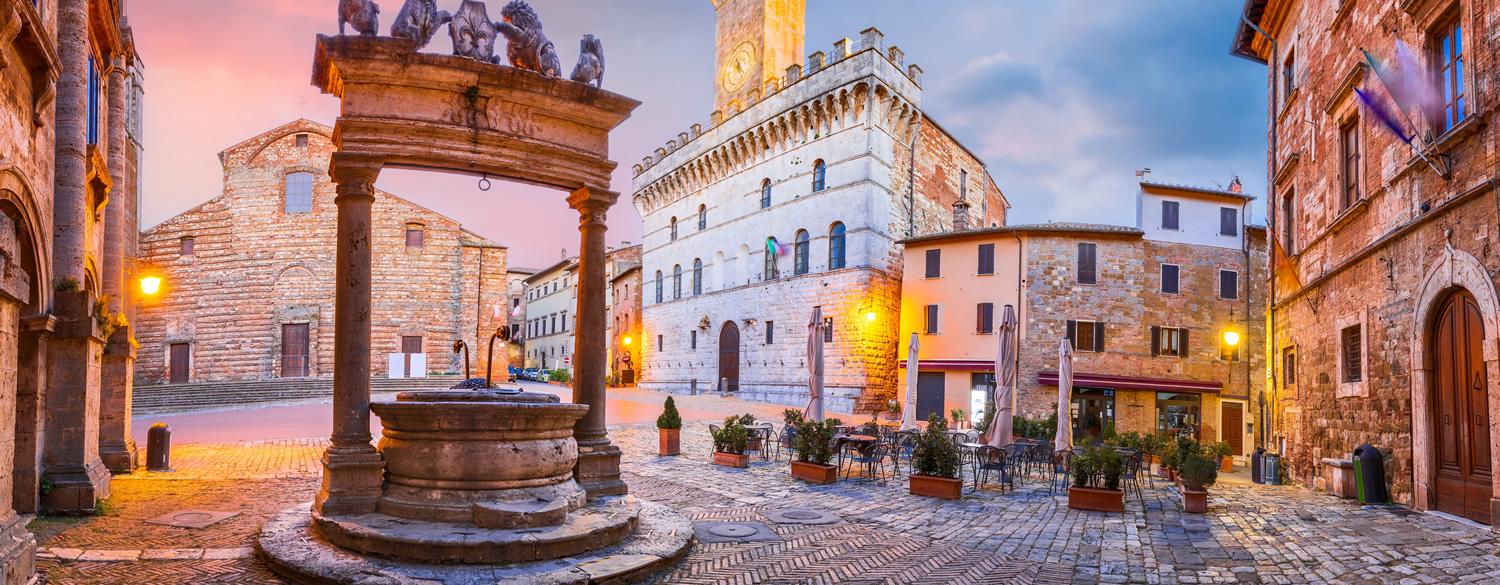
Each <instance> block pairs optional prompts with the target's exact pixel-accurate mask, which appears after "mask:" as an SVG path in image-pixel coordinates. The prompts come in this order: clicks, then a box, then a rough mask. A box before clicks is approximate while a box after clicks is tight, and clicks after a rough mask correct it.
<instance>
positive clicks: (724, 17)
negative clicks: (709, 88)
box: [710, 0, 807, 117]
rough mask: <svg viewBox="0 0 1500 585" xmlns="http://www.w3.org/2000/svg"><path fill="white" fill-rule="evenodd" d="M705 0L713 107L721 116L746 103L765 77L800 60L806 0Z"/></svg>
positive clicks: (780, 73)
mask: <svg viewBox="0 0 1500 585" xmlns="http://www.w3.org/2000/svg"><path fill="white" fill-rule="evenodd" d="M710 1H711V2H713V5H714V13H715V17H716V22H717V23H718V34H717V40H716V42H715V45H716V46H715V47H714V66H715V70H714V109H716V110H719V111H721V112H724V115H725V116H726V117H727V116H730V115H733V114H734V112H735V111H736V109H738V110H743V109H745V108H747V107H749V106H750V100H749V95H750V94H751V93H752V92H753V91H764V90H765V85H766V80H769V79H772V78H775V77H782V76H785V75H786V69H787V68H788V67H791V66H792V65H796V64H798V63H801V62H802V59H803V54H802V47H803V43H804V40H803V34H804V31H805V28H806V20H807V0H710ZM735 106H737V108H736V107H735Z"/></svg>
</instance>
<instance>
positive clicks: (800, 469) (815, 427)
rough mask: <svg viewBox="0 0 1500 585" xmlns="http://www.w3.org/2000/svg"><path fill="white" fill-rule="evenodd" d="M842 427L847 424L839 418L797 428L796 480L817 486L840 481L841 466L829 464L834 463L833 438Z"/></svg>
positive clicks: (794, 440)
mask: <svg viewBox="0 0 1500 585" xmlns="http://www.w3.org/2000/svg"><path fill="white" fill-rule="evenodd" d="M798 418H799V419H800V418H801V417H800V416H799V417H798ZM841 424H843V422H842V421H840V420H839V419H836V418H830V419H828V420H825V421H823V422H818V421H800V422H799V423H798V424H797V426H796V427H795V428H796V429H797V430H796V431H794V432H793V433H792V450H793V451H794V452H796V454H797V457H796V459H795V460H793V461H792V477H795V478H797V479H800V480H802V481H806V482H809V483H817V484H829V483H833V482H834V481H837V480H838V477H839V468H838V466H835V465H829V463H830V462H831V461H833V436H834V434H836V433H837V432H838V426H839V425H841Z"/></svg>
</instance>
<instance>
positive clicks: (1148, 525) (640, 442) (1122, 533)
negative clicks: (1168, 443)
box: [31, 421, 1500, 585]
mask: <svg viewBox="0 0 1500 585" xmlns="http://www.w3.org/2000/svg"><path fill="white" fill-rule="evenodd" d="M613 437H614V439H615V440H616V441H617V442H618V443H619V444H620V445H621V447H622V448H623V449H624V450H625V452H626V471H627V475H626V479H627V481H628V482H629V483H630V485H631V490H632V492H633V493H634V494H636V495H638V496H640V497H643V498H649V499H653V500H656V501H660V502H665V503H668V504H671V505H672V506H673V507H675V508H676V509H677V510H679V511H680V512H682V513H683V514H685V515H688V516H689V517H691V518H692V519H693V520H694V521H696V522H725V521H732V522H756V523H762V524H765V525H766V526H767V527H769V532H770V535H769V538H770V540H767V541H763V542H754V543H722V544H710V543H699V544H697V545H696V546H695V547H694V549H693V551H692V553H691V554H690V555H689V557H688V558H687V559H686V560H685V561H683V562H682V563H681V564H680V565H678V566H677V567H676V568H674V569H673V570H672V571H670V572H668V573H667V574H664V575H662V576H661V577H660V578H659V581H661V582H664V583H803V582H817V583H908V582H918V581H920V582H924V583H943V582H954V583H959V582H984V583H1080V584H1082V583H1088V584H1092V583H1324V582H1332V583H1458V582H1477V583H1482V582H1500V556H1497V554H1496V553H1497V549H1500V539H1497V538H1496V537H1495V536H1493V535H1491V534H1490V533H1489V532H1487V531H1485V530H1482V529H1478V528H1474V527H1471V526H1468V525H1464V524H1460V523H1457V522H1453V521H1450V520H1447V519H1444V518H1441V517H1437V516H1432V515H1426V514H1416V513H1411V512H1408V511H1406V510H1404V509H1399V508H1395V509H1389V508H1363V507H1360V506H1357V505H1353V504H1349V503H1347V502H1344V501H1340V500H1336V499H1334V498H1331V497H1328V496H1321V495H1317V494H1313V493H1312V492H1310V491H1307V490H1304V489H1301V488H1294V487H1265V486H1250V485H1244V484H1239V485H1232V484H1231V485H1223V486H1220V487H1219V488H1217V489H1215V490H1214V497H1213V498H1212V500H1211V502H1210V506H1211V507H1210V513H1209V514H1207V515H1201V516H1200V515H1185V514H1181V513H1180V512H1179V511H1178V510H1179V505H1178V503H1177V498H1176V494H1175V492H1174V491H1172V490H1169V489H1166V488H1164V487H1162V486H1160V485H1159V486H1158V487H1156V488H1150V487H1148V488H1147V489H1146V490H1145V494H1144V496H1143V497H1141V498H1135V497H1132V498H1131V500H1130V503H1129V505H1128V510H1127V512H1126V513H1125V514H1124V515H1114V514H1102V513H1081V512H1074V511H1069V510H1068V509H1067V507H1066V501H1065V498H1063V497H1061V496H1052V495H1049V494H1048V493H1047V485H1046V483H1045V482H1038V481H1037V480H1035V479H1032V480H1031V481H1029V482H1023V484H1022V486H1021V488H1020V489H1018V490H1016V491H1015V492H1011V493H1000V492H998V491H996V490H993V489H985V490H982V491H979V492H977V493H969V494H966V497H965V498H964V499H962V500H960V501H958V502H940V501H937V500H932V499H927V498H918V497H914V496H910V495H907V494H906V493H905V491H906V490H905V485H904V480H902V481H890V482H886V483H880V482H869V481H849V482H841V483H839V484H836V485H833V486H808V485H805V484H801V483H797V482H794V481H792V480H790V478H789V476H788V474H787V471H786V463H785V462H784V461H782V462H760V461H757V462H756V463H755V464H754V465H753V466H752V468H751V469H749V470H729V469H725V468H718V467H714V466H712V465H710V464H708V462H707V459H708V455H709V444H708V440H707V431H706V427H705V426H704V422H703V421H697V422H692V423H689V424H687V425H686V428H685V429H684V432H683V456H681V457H672V458H663V457H656V456H654V454H653V453H654V450H655V446H656V435H655V429H654V428H652V427H650V426H648V425H642V424H634V425H628V426H623V427H616V428H615V429H614V431H613ZM322 444H323V441H322V440H312V439H301V440H275V441H260V442H240V443H233V444H202V445H179V446H177V447H176V448H175V449H174V457H173V462H174V465H175V466H176V468H177V469H178V471H177V472H175V473H173V474H147V473H137V474H135V475H132V476H126V477H120V478H117V481H116V483H115V488H114V497H113V498H112V499H111V501H110V505H109V507H108V511H107V513H106V514H105V515H104V516H102V517H96V518H89V519H50V518H48V519H41V520H38V521H36V522H33V524H32V526H31V527H32V529H33V530H35V531H36V532H37V533H38V535H39V538H40V540H41V544H42V546H43V547H44V548H43V559H42V560H41V562H40V563H39V564H40V566H41V569H42V570H44V571H45V572H46V576H47V579H48V581H49V582H51V583H131V584H140V583H152V584H164V585H165V584H176V583H183V584H186V583H275V582H277V581H276V580H275V578H274V577H272V576H271V575H270V574H269V573H267V572H266V571H265V569H264V568H262V567H261V566H260V565H259V563H258V562H257V561H256V560H255V559H254V558H253V557H252V556H251V554H250V549H249V548H248V547H250V546H251V543H252V538H253V536H254V534H255V532H256V530H257V528H258V527H259V525H260V523H261V522H263V521H264V520H265V519H266V518H267V517H269V516H270V515H271V514H273V513H274V512H276V511H278V510H280V509H282V508H285V507H288V506H291V505H293V504H297V503H301V502H305V501H308V500H309V499H310V498H311V497H312V494H313V492H314V491H315V490H316V489H317V481H318V476H317V474H318V464H317V456H318V453H319V451H320V449H321V447H322ZM787 508H808V509H813V510H818V511H823V512H829V513H832V514H833V515H835V516H837V517H838V521H837V522H836V523H833V524H825V525H801V524H776V523H775V522H773V521H772V519H771V518H769V517H768V516H767V513H768V512H773V511H776V510H780V509H787ZM186 509H204V510H212V511H223V512H239V515H237V516H235V517H233V518H230V519H228V520H225V521H223V522H220V523H218V524H214V525H212V526H210V527H208V528H202V529H191V528H175V527H168V526H160V525H155V524H149V523H146V520H148V519H151V518H155V517H158V516H161V515H163V514H166V513H168V512H173V511H178V510H186Z"/></svg>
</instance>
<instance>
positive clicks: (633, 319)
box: [609, 264, 644, 386]
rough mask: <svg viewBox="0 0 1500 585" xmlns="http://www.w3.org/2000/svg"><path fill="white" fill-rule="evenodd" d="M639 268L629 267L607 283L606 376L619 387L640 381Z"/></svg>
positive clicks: (640, 292)
mask: <svg viewBox="0 0 1500 585" xmlns="http://www.w3.org/2000/svg"><path fill="white" fill-rule="evenodd" d="M641 284H642V283H641V266H640V264H636V265H635V266H631V267H628V268H626V269H624V270H623V271H621V272H620V273H619V274H616V275H615V277H614V278H613V279H611V280H610V283H609V294H610V298H612V299H613V300H614V302H613V303H612V304H611V305H610V311H609V327H610V330H611V331H612V334H611V335H610V337H609V373H610V380H612V381H613V383H614V384H615V385H618V386H634V385H635V383H636V380H639V379H640V378H641V367H642V365H643V364H642V362H641V295H642V294H644V293H643V292H642V291H641Z"/></svg>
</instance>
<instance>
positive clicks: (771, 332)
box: [766, 321, 776, 345]
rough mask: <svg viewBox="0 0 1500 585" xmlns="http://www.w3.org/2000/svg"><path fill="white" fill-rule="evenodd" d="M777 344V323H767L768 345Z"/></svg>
mask: <svg viewBox="0 0 1500 585" xmlns="http://www.w3.org/2000/svg"><path fill="white" fill-rule="evenodd" d="M772 343H776V322H775V321H766V345H771V344H772Z"/></svg>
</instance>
